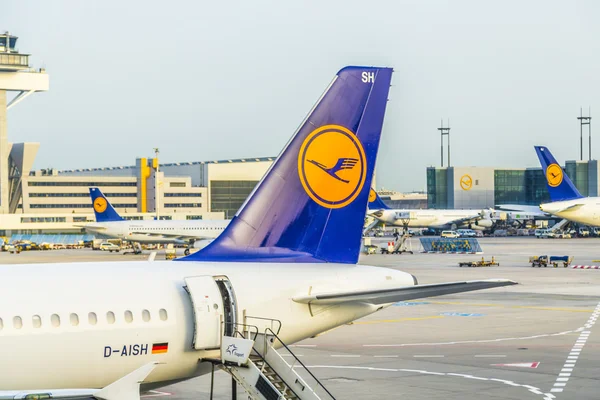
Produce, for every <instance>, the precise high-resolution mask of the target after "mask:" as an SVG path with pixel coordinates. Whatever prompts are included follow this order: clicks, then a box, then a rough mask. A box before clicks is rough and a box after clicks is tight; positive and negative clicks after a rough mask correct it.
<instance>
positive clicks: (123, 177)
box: [0, 32, 274, 236]
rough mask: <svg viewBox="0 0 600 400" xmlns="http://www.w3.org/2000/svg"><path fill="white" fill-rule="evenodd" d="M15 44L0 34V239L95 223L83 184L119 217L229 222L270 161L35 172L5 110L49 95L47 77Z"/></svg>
mask: <svg viewBox="0 0 600 400" xmlns="http://www.w3.org/2000/svg"><path fill="white" fill-rule="evenodd" d="M17 40H18V38H17V37H16V36H13V35H11V34H9V33H8V32H7V33H4V34H0V236H10V235H12V234H15V233H22V234H39V233H79V232H81V231H82V225H84V224H85V223H87V222H91V221H93V220H94V215H93V211H92V202H91V199H90V196H89V188H90V187H99V188H100V189H101V190H102V191H103V193H104V194H105V195H106V197H107V198H108V199H109V201H110V202H111V203H112V204H113V206H114V207H115V208H116V210H117V212H118V213H119V214H121V215H122V216H123V217H124V218H126V219H152V218H157V217H158V218H160V219H180V220H191V219H230V218H232V217H233V216H234V214H235V213H236V212H237V210H238V209H239V207H240V206H241V205H242V204H243V202H244V201H245V200H246V198H247V197H248V195H249V194H250V193H251V192H252V190H253V189H254V187H255V186H256V184H257V183H258V182H259V181H260V180H261V178H262V176H263V175H264V174H265V172H266V171H267V170H268V168H269V167H270V166H271V164H272V162H273V160H274V157H265V158H252V159H238V160H222V161H196V162H183V163H172V164H164V165H159V162H158V158H157V157H155V158H138V159H137V160H136V162H135V165H129V166H118V167H105V168H93V169H74V170H65V171H59V170H52V169H46V170H37V171H35V170H33V164H34V160H35V156H36V154H37V152H38V149H39V147H40V144H39V143H9V142H8V133H7V112H8V110H9V109H10V108H11V107H13V106H15V105H16V104H18V103H20V102H21V101H23V100H24V99H25V98H27V97H28V96H29V95H31V94H33V93H36V92H43V91H47V90H49V76H48V74H46V71H45V70H44V69H38V70H34V69H33V68H31V67H30V65H29V56H30V55H29V54H24V53H21V52H19V50H18V49H17ZM8 94H12V95H11V96H10V97H9V96H8Z"/></svg>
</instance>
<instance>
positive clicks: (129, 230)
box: [83, 188, 229, 255]
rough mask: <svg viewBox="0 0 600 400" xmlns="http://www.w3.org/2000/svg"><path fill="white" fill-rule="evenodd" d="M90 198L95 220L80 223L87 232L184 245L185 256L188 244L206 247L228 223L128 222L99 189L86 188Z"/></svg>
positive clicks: (214, 221)
mask: <svg viewBox="0 0 600 400" xmlns="http://www.w3.org/2000/svg"><path fill="white" fill-rule="evenodd" d="M90 197H91V198H92V207H93V208H94V215H95V216H96V222H95V223H90V224H87V225H84V226H83V228H84V229H85V230H86V231H87V232H90V233H94V234H102V235H104V236H108V237H111V238H117V239H123V240H128V241H130V242H134V243H153V244H170V243H173V244H187V245H188V248H187V249H186V250H185V254H186V255H188V254H190V247H195V248H198V249H201V248H203V247H205V246H207V245H208V244H209V243H210V242H211V241H212V240H213V239H214V238H216V237H217V236H219V235H220V234H221V232H223V230H224V229H225V227H226V226H227V225H228V224H229V221H228V220H192V221H187V220H186V221H166V220H165V221H163V220H158V221H157V220H150V221H129V220H126V219H124V218H123V217H121V216H120V215H119V213H117V211H116V210H115V209H114V207H113V206H112V204H110V202H109V201H108V199H107V198H106V196H104V194H103V193H102V191H101V190H100V189H99V188H90Z"/></svg>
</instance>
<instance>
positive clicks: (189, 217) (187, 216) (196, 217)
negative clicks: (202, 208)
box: [185, 215, 202, 221]
mask: <svg viewBox="0 0 600 400" xmlns="http://www.w3.org/2000/svg"><path fill="white" fill-rule="evenodd" d="M185 219H187V220H188V221H189V220H197V219H202V215H186V216H185Z"/></svg>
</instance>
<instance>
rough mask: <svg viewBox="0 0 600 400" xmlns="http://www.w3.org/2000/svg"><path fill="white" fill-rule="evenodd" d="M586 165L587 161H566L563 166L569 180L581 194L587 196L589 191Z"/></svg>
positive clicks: (587, 164)
mask: <svg viewBox="0 0 600 400" xmlns="http://www.w3.org/2000/svg"><path fill="white" fill-rule="evenodd" d="M588 166H589V163H587V162H584V163H581V162H576V161H567V163H566V165H565V168H564V170H565V173H566V174H567V175H568V176H569V178H571V181H572V182H573V183H574V184H575V187H576V188H577V190H579V193H581V195H582V196H589V193H590V188H589V182H588Z"/></svg>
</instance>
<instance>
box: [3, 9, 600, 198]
mask: <svg viewBox="0 0 600 400" xmlns="http://www.w3.org/2000/svg"><path fill="white" fill-rule="evenodd" d="M599 20H600V2H596V1H592V0H589V1H533V0H532V1H526V2H524V1H503V2H493V1H481V0H472V1H468V0H453V1H423V0H414V1H404V0H390V1H354V0H344V1H341V0H340V1H275V0H273V1H262V0H256V1H251V2H250V1H227V2H214V1H210V2H209V1H196V0H194V1H192V0H190V1H178V0H174V1H169V2H164V1H152V0H144V1H138V0H128V1H122V0H120V1H115V0H102V1H92V0H88V1H80V0H77V1H74V0H73V1H67V0H53V1H51V2H50V1H29V0H24V1H19V2H7V3H5V4H3V7H2V12H1V13H0V31H10V32H11V33H12V34H14V35H16V36H19V42H18V48H19V49H20V51H21V52H23V53H29V54H32V57H31V65H32V66H34V67H43V68H46V71H47V72H48V74H49V75H50V91H48V92H45V93H39V94H35V95H33V96H30V97H28V98H27V99H26V100H24V101H23V102H21V103H19V104H18V105H16V106H15V107H14V108H12V109H11V110H9V111H8V134H9V141H11V142H40V143H41V147H40V150H39V153H38V156H37V158H36V162H35V164H34V168H36V169H40V168H56V169H74V168H93V167H107V166H119V165H133V164H134V163H135V159H136V158H137V157H151V156H153V148H155V147H158V148H159V149H160V160H161V162H165V163H166V162H184V161H203V160H219V159H232V158H253V157H263V156H274V155H277V154H279V152H280V150H281V149H282V148H283V146H284V145H285V144H286V143H287V141H288V139H289V138H290V136H291V135H292V134H293V132H294V131H295V129H296V128H297V126H298V124H299V123H300V122H301V121H302V119H303V118H304V116H305V114H306V113H307V112H308V111H309V110H310V108H311V107H312V105H313V104H314V102H315V101H316V100H317V99H318V97H319V96H320V94H321V93H322V92H323V90H324V89H325V88H326V86H327V85H328V84H329V82H330V81H331V79H332V78H333V76H334V75H335V73H336V72H337V71H338V70H339V69H340V68H342V67H343V66H345V65H376V66H389V67H393V68H394V71H395V73H394V76H393V79H392V85H393V86H392V88H391V91H390V101H389V102H388V107H387V111H386V119H385V123H384V130H383V136H382V139H381V145H380V151H379V155H378V160H377V186H378V187H377V188H378V189H380V188H382V187H384V188H386V189H393V190H398V191H405V192H408V191H418V190H425V187H426V174H425V171H426V167H428V166H439V165H440V136H439V132H438V130H437V128H438V127H439V126H440V120H441V119H442V118H443V119H444V121H446V120H448V119H449V121H450V126H451V162H452V165H455V166H495V167H503V168H512V167H514V168H519V167H536V166H538V161H537V157H536V155H535V152H534V150H533V146H534V145H545V146H548V147H549V148H550V149H551V150H552V152H553V153H554V155H555V156H556V158H557V159H558V160H559V162H561V163H564V161H565V160H566V159H568V160H573V159H578V157H579V123H578V121H577V119H576V117H577V116H579V112H580V107H584V109H585V110H586V111H585V112H586V114H585V115H587V109H588V107H591V113H592V117H593V118H595V116H594V115H595V114H596V115H597V116H598V117H600V69H599V64H600V46H599V45H598V38H600V24H598V21H599ZM595 121H596V120H595V119H593V120H592V127H594V122H595ZM599 123H600V121H599ZM584 144H585V146H584V154H586V155H587V135H586V136H585V137H584ZM599 151H600V137H599V138H598V139H596V140H595V142H594V143H593V145H592V157H593V158H598V157H600V154H599ZM445 162H446V161H445Z"/></svg>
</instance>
